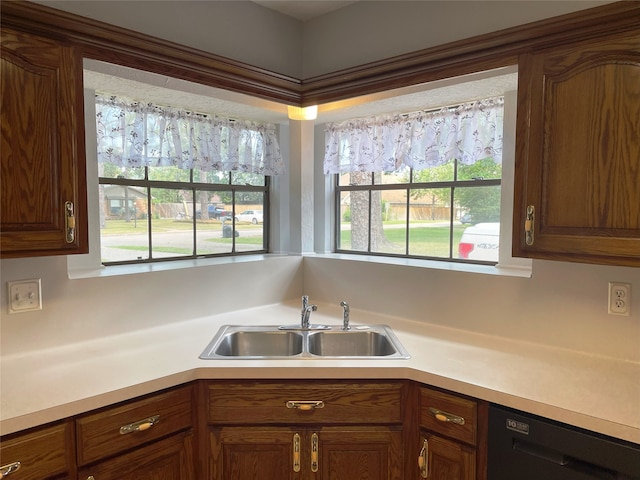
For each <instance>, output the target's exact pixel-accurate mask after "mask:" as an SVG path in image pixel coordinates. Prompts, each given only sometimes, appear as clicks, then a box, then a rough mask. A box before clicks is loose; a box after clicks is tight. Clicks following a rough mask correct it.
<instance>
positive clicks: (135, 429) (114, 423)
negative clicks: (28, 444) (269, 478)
mask: <svg viewBox="0 0 640 480" xmlns="http://www.w3.org/2000/svg"><path fill="white" fill-rule="evenodd" d="M193 400H194V398H193V386H192V385H189V386H185V387H179V388H177V389H173V390H168V391H164V392H160V393H158V394H154V395H150V396H147V397H143V398H140V399H136V400H132V401H129V402H125V403H123V404H120V405H115V406H112V407H107V408H104V409H101V410H98V411H95V412H91V413H88V414H86V415H81V416H79V417H77V418H76V420H75V424H76V436H77V458H78V465H79V467H80V472H79V473H80V475H79V478H80V479H82V480H85V479H90V478H91V477H93V478H91V480H102V479H113V478H118V479H120V480H126V479H130V480H134V479H135V480H190V479H194V478H195V476H194V471H195V460H194V436H195V435H194V426H193V418H194V415H193Z"/></svg>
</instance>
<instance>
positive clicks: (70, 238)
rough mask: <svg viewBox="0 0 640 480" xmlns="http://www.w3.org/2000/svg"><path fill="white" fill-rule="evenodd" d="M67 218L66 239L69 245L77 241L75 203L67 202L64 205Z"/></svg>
mask: <svg viewBox="0 0 640 480" xmlns="http://www.w3.org/2000/svg"><path fill="white" fill-rule="evenodd" d="M64 213H65V215H64V218H65V231H66V235H65V239H66V241H67V243H73V242H74V240H75V239H76V216H75V213H74V210H73V202H65V204H64Z"/></svg>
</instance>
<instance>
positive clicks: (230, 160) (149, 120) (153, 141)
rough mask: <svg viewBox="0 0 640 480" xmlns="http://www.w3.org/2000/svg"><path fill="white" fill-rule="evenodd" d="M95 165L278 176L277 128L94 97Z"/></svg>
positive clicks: (280, 164)
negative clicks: (96, 134)
mask: <svg viewBox="0 0 640 480" xmlns="http://www.w3.org/2000/svg"><path fill="white" fill-rule="evenodd" d="M96 113H97V130H98V161H99V162H105V163H106V162H108V163H113V164H116V165H120V166H123V167H143V166H144V167H167V166H174V167H178V168H181V169H191V168H193V169H199V170H203V171H224V172H228V171H239V172H247V173H258V174H262V175H281V174H283V173H284V170H285V169H284V162H283V160H282V156H281V155H280V147H279V145H278V141H277V137H276V128H275V125H272V124H265V123H258V122H252V121H244V120H235V119H229V118H223V117H220V116H217V115H209V114H207V115H203V114H199V113H193V112H188V111H185V110H180V109H177V108H172V107H164V106H158V105H153V104H151V103H143V102H137V101H132V100H128V99H125V98H120V97H116V96H106V95H96Z"/></svg>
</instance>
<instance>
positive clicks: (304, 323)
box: [300, 305, 318, 330]
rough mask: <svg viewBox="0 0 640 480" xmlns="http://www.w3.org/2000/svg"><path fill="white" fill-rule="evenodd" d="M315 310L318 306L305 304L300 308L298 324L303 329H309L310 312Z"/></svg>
mask: <svg viewBox="0 0 640 480" xmlns="http://www.w3.org/2000/svg"><path fill="white" fill-rule="evenodd" d="M316 310H318V307H317V306H316V305H306V306H305V307H304V309H303V310H302V315H301V317H302V318H301V322H300V326H301V327H302V328H304V329H305V330H309V327H310V322H309V317H310V316H311V312H315V311H316Z"/></svg>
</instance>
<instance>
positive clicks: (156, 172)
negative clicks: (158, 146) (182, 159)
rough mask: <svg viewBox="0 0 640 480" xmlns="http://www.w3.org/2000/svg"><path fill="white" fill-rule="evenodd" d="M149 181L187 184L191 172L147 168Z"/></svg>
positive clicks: (172, 168) (168, 168)
mask: <svg viewBox="0 0 640 480" xmlns="http://www.w3.org/2000/svg"><path fill="white" fill-rule="evenodd" d="M149 180H156V181H164V182H189V181H190V180H191V170H183V169H181V168H177V167H151V168H149Z"/></svg>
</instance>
